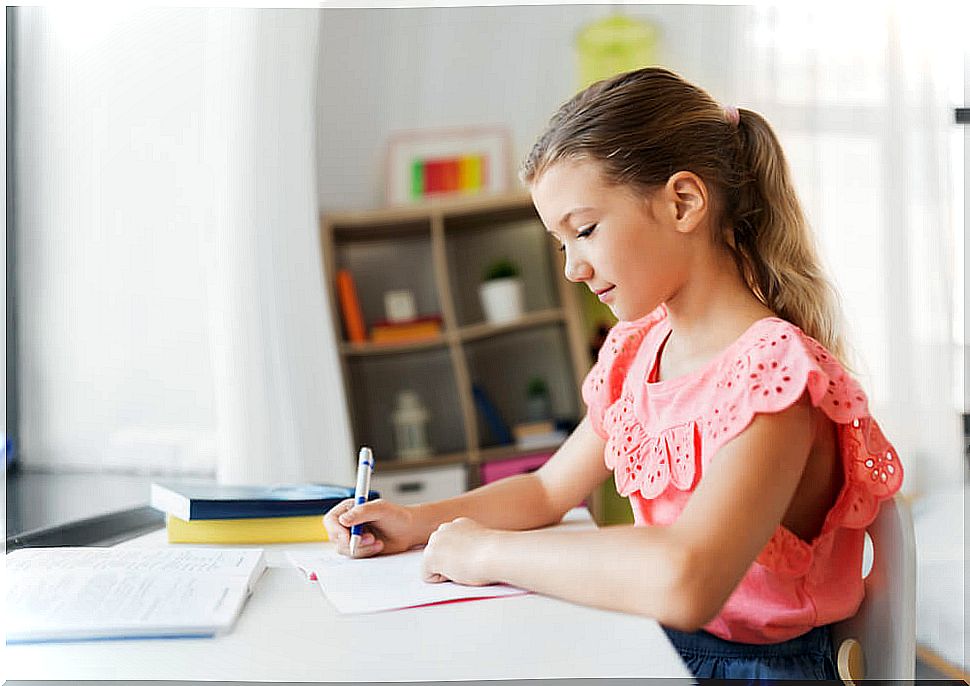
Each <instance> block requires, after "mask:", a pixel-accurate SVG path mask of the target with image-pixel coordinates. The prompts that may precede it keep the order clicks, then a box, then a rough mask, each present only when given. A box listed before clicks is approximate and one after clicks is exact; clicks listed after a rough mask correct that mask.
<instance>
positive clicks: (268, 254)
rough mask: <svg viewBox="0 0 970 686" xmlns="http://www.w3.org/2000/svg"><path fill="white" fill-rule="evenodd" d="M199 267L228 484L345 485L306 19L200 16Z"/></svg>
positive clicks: (347, 458)
mask: <svg viewBox="0 0 970 686" xmlns="http://www.w3.org/2000/svg"><path fill="white" fill-rule="evenodd" d="M204 26H205V30H204V36H205V42H204V44H205V45H206V46H207V49H206V50H205V60H204V64H205V67H206V69H205V72H206V74H208V75H209V77H208V78H207V79H206V81H205V83H204V87H203V93H204V97H203V112H204V116H203V121H204V122H205V123H206V130H205V136H204V140H205V141H206V144H205V145H204V146H203V154H204V156H205V158H206V159H208V160H210V161H211V163H212V164H213V168H212V172H213V173H212V174H211V176H210V178H211V179H212V183H213V190H214V192H213V194H212V195H213V198H218V199H220V201H221V202H216V203H213V204H212V205H211V211H212V216H211V217H210V219H211V221H210V222H209V227H210V230H209V231H208V232H207V233H206V234H205V236H206V250H205V254H206V256H207V259H208V261H209V264H208V269H207V270H206V274H207V275H208V305H209V309H208V313H209V318H208V321H209V331H210V344H211V352H212V366H213V379H214V382H215V383H214V388H215V399H216V408H217V417H218V422H217V426H218V431H217V437H218V455H219V458H218V465H217V475H218V477H219V479H220V480H221V481H224V482H228V483H266V482H268V483H273V482H295V481H302V480H307V479H310V480H320V481H332V482H337V483H349V482H350V481H351V480H352V466H353V453H352V445H351V439H350V433H349V421H348V416H347V408H346V401H345V399H344V397H343V392H342V382H341V378H340V370H339V361H338V359H337V355H336V350H335V348H334V345H333V341H334V340H335V336H334V325H335V323H334V322H333V321H332V320H331V318H330V317H329V315H328V312H329V309H328V307H327V304H326V299H325V295H324V294H325V292H326V291H325V290H324V284H323V279H322V272H321V268H320V264H321V262H320V252H319V241H318V239H317V234H318V230H317V226H318V224H317V197H316V158H315V144H314V143H315V141H314V130H315V126H316V121H315V113H316V109H315V105H316V101H315V89H314V85H315V83H316V75H317V69H318V65H317V40H318V33H319V22H318V18H317V14H316V12H315V11H313V10H261V11H254V10H247V9H227V8H220V9H214V10H209V11H208V12H207V14H206V18H205V24H204Z"/></svg>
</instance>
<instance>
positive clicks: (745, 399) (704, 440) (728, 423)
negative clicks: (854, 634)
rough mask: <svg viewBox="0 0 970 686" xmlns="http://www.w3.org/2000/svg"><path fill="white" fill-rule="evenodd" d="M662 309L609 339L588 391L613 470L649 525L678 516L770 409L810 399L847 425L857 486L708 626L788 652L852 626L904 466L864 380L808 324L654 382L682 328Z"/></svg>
mask: <svg viewBox="0 0 970 686" xmlns="http://www.w3.org/2000/svg"><path fill="white" fill-rule="evenodd" d="M670 330H671V327H670V323H669V321H668V319H667V310H666V308H665V307H664V306H663V305H661V306H660V307H658V308H657V309H656V310H654V311H653V312H651V313H650V314H648V315H646V316H645V317H642V318H640V319H638V320H635V321H630V322H620V323H618V324H617V325H616V326H614V327H613V329H612V330H611V331H610V333H609V336H608V337H607V340H606V342H605V343H604V345H603V347H602V349H601V350H600V353H599V359H598V361H597V362H596V364H595V365H594V366H593V368H592V369H591V370H590V372H589V374H588V375H587V377H586V380H585V381H584V382H583V399H584V400H585V401H586V404H587V406H588V408H589V413H588V416H589V419H590V421H591V423H592V426H593V429H594V430H595V431H596V433H598V434H599V435H600V436H601V437H602V438H604V439H605V440H606V442H607V443H606V452H605V459H606V466H607V467H609V468H610V469H612V470H613V475H614V479H615V481H616V490H617V492H618V493H619V494H620V495H621V496H624V497H629V499H630V505H631V506H632V508H633V515H634V520H635V523H636V525H637V526H648V525H660V526H662V525H667V524H671V523H673V522H674V521H676V520H677V517H678V516H679V515H680V513H681V511H682V510H683V509H684V507H685V506H686V504H687V501H688V499H689V498H690V494H691V493H692V492H693V490H694V489H695V488H696V487H697V484H698V482H699V481H700V480H701V479H702V478H703V475H704V470H705V468H706V467H707V465H708V464H709V463H710V462H711V460H713V459H715V458H716V456H717V451H718V450H719V449H720V447H721V446H722V445H724V444H725V443H726V442H728V441H729V440H731V439H732V438H734V437H735V436H737V435H738V434H739V433H741V432H742V431H743V430H744V429H745V427H747V426H748V424H749V423H750V422H751V420H752V419H753V418H754V415H755V414H757V413H768V412H779V411H781V410H783V409H785V408H787V407H789V406H791V405H792V404H794V403H795V402H796V401H797V400H798V399H799V398H800V397H801V396H802V395H803V393H804V392H805V390H806V389H807V390H808V394H809V397H810V398H811V402H812V404H813V405H814V406H816V407H820V408H821V409H822V410H823V411H824V412H825V414H826V415H827V416H828V417H829V418H830V419H831V420H832V421H833V422H835V423H836V425H837V427H838V437H839V449H840V451H841V455H842V465H843V469H844V482H843V485H842V488H841V490H840V492H839V494H838V497H837V499H836V501H835V504H834V505H833V506H832V509H831V510H829V512H828V514H827V515H826V517H825V521H824V524H823V525H822V529H821V532H820V533H819V534H818V536H816V537H815V538H814V539H813V540H812V541H810V542H809V541H805V540H803V539H801V538H799V537H798V536H796V535H795V534H794V533H792V532H791V531H790V530H788V529H786V528H785V527H784V526H781V525H779V526H778V528H777V529H776V530H775V533H774V535H772V537H771V540H769V541H768V544H767V545H766V546H765V548H764V549H763V550H762V551H761V553H759V555H758V557H757V558H756V559H755V561H754V563H752V565H751V567H750V568H749V569H748V571H747V573H746V574H745V575H744V577H743V578H742V580H741V582H740V583H739V584H738V586H737V588H735V589H734V591H733V592H732V594H731V596H730V597H729V598H728V600H727V602H726V603H725V604H724V606H723V607H722V608H721V611H720V613H719V614H718V616H717V617H715V618H714V619H713V620H712V621H711V622H710V623H708V624H707V625H706V626H705V627H704V629H706V630H707V631H709V632H711V633H712V634H715V635H717V636H720V637H721V638H724V639H727V640H731V641H738V642H742V643H777V642H780V641H785V640H788V639H790V638H794V637H796V636H799V635H801V634H803V633H805V632H807V631H809V630H810V629H812V628H813V627H816V626H822V625H825V624H830V623H832V622H836V621H839V620H841V619H845V618H847V617H851V616H852V615H854V614H855V613H856V611H857V610H858V608H859V603H861V602H862V597H863V583H862V575H861V569H862V549H863V535H864V530H865V527H866V526H868V525H869V524H870V523H871V522H872V520H873V519H875V516H876V514H877V512H878V510H879V504H880V502H881V501H883V500H886V499H887V498H890V497H892V496H893V494H894V493H896V491H898V490H899V487H900V484H901V483H902V480H903V469H902V465H900V463H899V458H898V456H897V455H896V451H895V450H894V449H893V447H892V445H890V443H889V442H888V441H887V440H886V438H885V437H884V436H883V434H882V432H881V431H880V429H879V426H878V424H876V421H875V420H874V419H873V418H872V417H871V416H870V414H869V410H868V406H867V401H866V396H865V394H864V393H863V391H862V389H861V387H860V386H859V384H858V383H857V382H856V381H855V380H854V379H852V378H851V377H850V376H849V374H848V373H847V372H846V370H845V369H844V368H843V367H842V365H841V364H840V363H839V362H838V361H837V360H836V359H835V357H833V356H832V354H831V353H829V352H828V351H827V350H826V349H825V348H824V347H823V346H822V345H821V344H820V343H818V341H816V340H815V339H813V338H811V337H809V336H808V335H806V334H805V333H803V332H802V331H801V329H799V328H798V327H796V326H795V325H793V324H791V323H789V322H787V321H785V320H782V319H779V318H777V317H768V318H766V319H761V320H759V321H757V322H755V323H754V324H752V325H751V327H750V328H749V329H748V330H747V331H745V332H744V333H743V334H742V335H741V336H740V337H739V338H738V339H737V340H735V341H734V343H732V344H731V345H729V346H728V347H727V348H725V349H724V350H723V351H721V353H719V354H718V355H717V356H715V357H714V358H713V359H712V360H710V362H708V363H707V364H706V365H705V366H704V367H703V368H702V369H700V370H698V371H696V372H694V373H691V374H688V375H686V376H683V377H678V378H675V379H671V380H668V381H659V382H654V381H651V379H652V378H653V376H652V373H653V371H654V367H655V366H656V360H657V356H658V352H659V350H660V348H661V346H662V344H663V342H664V341H665V340H666V337H667V335H668V334H669V333H670Z"/></svg>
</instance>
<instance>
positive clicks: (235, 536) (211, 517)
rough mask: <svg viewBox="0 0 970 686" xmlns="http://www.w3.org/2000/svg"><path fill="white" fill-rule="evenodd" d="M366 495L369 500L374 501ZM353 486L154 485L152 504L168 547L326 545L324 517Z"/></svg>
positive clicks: (351, 494) (191, 482)
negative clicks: (158, 512)
mask: <svg viewBox="0 0 970 686" xmlns="http://www.w3.org/2000/svg"><path fill="white" fill-rule="evenodd" d="M378 495H379V494H378V493H377V492H376V491H371V493H370V495H369V497H368V500H373V499H374V498H377V497H378ZM353 497H354V489H353V487H347V486H334V485H331V484H292V485H279V486H232V485H226V484H218V483H216V482H214V481H199V480H178V481H163V482H155V483H153V484H152V488H151V506H152V507H154V508H155V509H156V510H161V511H162V512H164V513H165V514H166V517H165V527H166V530H167V532H168V542H169V543H224V544H235V545H240V544H251V543H299V542H308V541H326V540H327V530H326V529H325V528H324V526H323V515H325V514H326V513H327V512H329V511H330V509H331V508H332V507H334V506H335V505H337V504H338V503H340V502H341V501H343V500H346V499H347V498H353Z"/></svg>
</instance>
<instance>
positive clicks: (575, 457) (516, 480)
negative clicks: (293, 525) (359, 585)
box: [324, 419, 609, 557]
mask: <svg viewBox="0 0 970 686" xmlns="http://www.w3.org/2000/svg"><path fill="white" fill-rule="evenodd" d="M604 446H605V442H604V441H603V439H601V438H600V437H599V436H597V435H596V433H595V432H594V431H593V429H592V428H591V427H590V425H589V421H588V420H587V419H584V420H583V421H582V422H581V423H580V425H579V426H578V427H577V428H576V429H575V431H573V433H572V435H570V437H569V438H568V439H567V440H566V442H565V443H563V445H562V447H560V448H559V450H557V451H556V453H555V454H554V455H553V456H552V457H551V458H549V460H547V461H546V463H545V464H544V465H542V467H540V468H539V470H538V471H536V472H533V473H531V474H520V475H518V476H514V477H510V478H507V479H502V480H500V481H496V482H494V483H491V484H488V485H486V486H482V487H481V488H477V489H475V490H473V491H469V492H468V493H464V494H462V495H459V496H456V497H454V498H448V499H447V500H440V501H437V502H432V503H427V504H422V505H413V506H410V507H404V506H401V505H397V504H395V503H392V502H388V501H385V500H374V501H371V502H368V503H364V504H363V505H357V506H355V505H354V501H353V499H348V500H346V501H344V502H343V503H341V504H339V505H337V506H336V507H335V508H333V509H332V510H331V511H330V512H328V513H327V515H326V517H324V525H325V526H326V528H327V532H328V534H329V537H330V540H332V541H334V542H335V543H336V544H337V550H338V552H340V553H342V554H349V549H348V542H349V538H350V536H349V530H350V527H351V526H353V525H355V524H367V525H368V532H367V533H365V534H364V538H363V540H362V546H361V547H360V548H358V551H359V553H358V554H359V556H361V557H369V556H371V555H378V554H381V553H385V554H386V553H396V552H401V551H402V550H407V549H409V548H412V547H414V546H416V545H421V544H424V543H425V542H427V540H428V537H429V536H430V535H431V533H432V532H433V531H434V530H435V529H437V528H438V527H439V526H440V525H441V524H443V523H444V522H450V521H452V520H453V519H455V518H456V517H471V518H474V519H475V520H476V521H478V522H480V523H482V524H483V525H485V526H488V527H491V528H493V529H515V530H518V529H530V528H535V527H540V526H547V525H549V524H554V523H556V522H558V521H559V520H560V519H562V516H563V515H564V514H565V513H566V511H568V510H569V508H571V507H575V506H576V505H578V504H579V503H580V502H581V501H582V500H583V498H585V497H586V496H588V495H589V493H590V491H592V490H593V488H595V487H596V486H597V485H599V484H600V483H602V482H603V480H604V479H605V478H606V477H607V475H608V474H609V470H607V468H606V466H605V464H604V462H603V448H604Z"/></svg>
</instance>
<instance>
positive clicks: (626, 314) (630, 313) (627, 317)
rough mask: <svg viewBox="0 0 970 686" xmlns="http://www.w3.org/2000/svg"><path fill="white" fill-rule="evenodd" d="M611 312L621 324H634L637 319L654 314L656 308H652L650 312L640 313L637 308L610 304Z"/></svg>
mask: <svg viewBox="0 0 970 686" xmlns="http://www.w3.org/2000/svg"><path fill="white" fill-rule="evenodd" d="M609 308H610V312H612V313H613V316H614V317H616V318H617V319H618V320H620V321H621V322H632V321H636V320H637V319H641V318H643V317H646V316H647V315H648V314H650V313H651V312H653V310H654V309H655V308H650V309H649V310H645V311H640V310H639V309H637V308H630V307H623V305H622V304H620V303H610V304H609Z"/></svg>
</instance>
